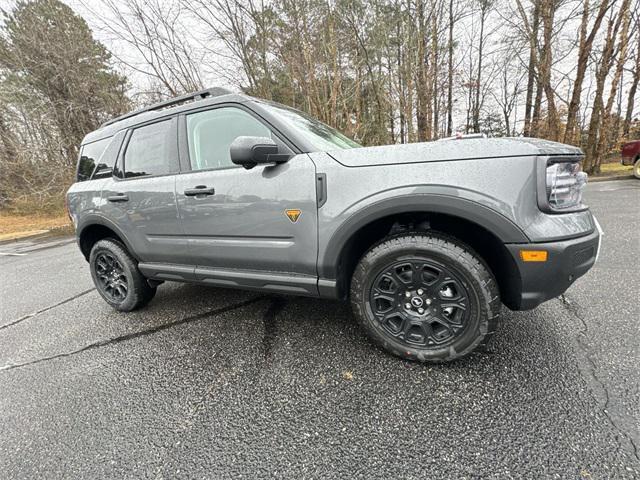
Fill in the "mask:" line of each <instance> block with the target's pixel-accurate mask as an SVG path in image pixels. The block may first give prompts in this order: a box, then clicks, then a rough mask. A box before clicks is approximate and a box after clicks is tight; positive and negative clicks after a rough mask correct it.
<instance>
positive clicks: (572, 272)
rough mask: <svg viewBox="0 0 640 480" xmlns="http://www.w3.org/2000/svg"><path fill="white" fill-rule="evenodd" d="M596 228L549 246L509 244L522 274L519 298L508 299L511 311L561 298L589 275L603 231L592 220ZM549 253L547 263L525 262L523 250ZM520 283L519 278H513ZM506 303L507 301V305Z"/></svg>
mask: <svg viewBox="0 0 640 480" xmlns="http://www.w3.org/2000/svg"><path fill="white" fill-rule="evenodd" d="M593 220H594V223H595V225H596V228H595V229H594V231H593V232H592V233H591V234H589V235H586V236H583V237H579V238H575V239H571V240H564V241H560V242H549V243H527V244H509V245H506V247H507V249H508V251H509V253H510V254H511V256H512V257H513V261H514V262H515V264H516V266H517V270H518V273H519V277H520V278H519V281H520V288H519V289H518V290H519V295H516V296H514V298H511V299H509V300H510V301H509V303H507V306H508V307H509V308H511V309H512V310H530V309H532V308H535V307H537V306H538V305H540V304H541V303H542V302H545V301H547V300H549V299H551V298H555V297H557V296H559V295H562V294H563V293H564V292H565V291H566V290H567V289H568V288H569V287H570V286H571V285H572V284H573V282H575V281H576V279H578V278H580V277H581V276H582V275H584V274H585V273H587V271H589V269H590V268H591V267H592V266H593V265H594V264H595V262H596V260H597V259H598V255H599V253H600V239H601V237H602V229H601V228H600V225H599V224H598V221H597V220H596V219H595V217H594V218H593ZM523 249H524V250H546V251H547V252H548V257H547V261H546V262H524V261H523V260H521V258H520V250H523ZM513 280H514V281H517V279H513ZM505 303H506V302H505Z"/></svg>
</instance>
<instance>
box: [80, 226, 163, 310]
mask: <svg viewBox="0 0 640 480" xmlns="http://www.w3.org/2000/svg"><path fill="white" fill-rule="evenodd" d="M89 265H90V268H91V277H92V278H93V283H94V284H95V286H96V289H97V290H98V293H99V294H100V295H101V296H102V298H104V300H105V301H106V302H107V303H108V304H109V305H111V306H112V307H113V308H115V309H116V310H119V311H121V312H130V311H131V310H135V309H136V308H140V307H142V306H144V305H146V304H147V303H149V302H150V301H151V299H152V298H153V297H154V296H155V293H156V288H155V287H152V286H151V285H149V283H148V282H147V279H146V278H145V277H144V276H143V275H142V273H140V270H138V265H137V262H136V261H135V259H134V258H133V257H132V256H131V254H130V253H129V252H127V250H126V249H125V248H124V246H123V245H122V244H121V243H120V242H118V241H116V240H112V239H110V238H107V239H104V240H100V241H99V242H97V243H96V244H95V245H94V246H93V248H92V249H91V255H90V256H89Z"/></svg>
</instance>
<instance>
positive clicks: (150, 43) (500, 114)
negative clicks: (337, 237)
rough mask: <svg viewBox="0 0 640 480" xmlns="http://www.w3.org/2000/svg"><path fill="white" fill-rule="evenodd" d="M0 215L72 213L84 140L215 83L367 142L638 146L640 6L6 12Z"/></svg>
mask: <svg viewBox="0 0 640 480" xmlns="http://www.w3.org/2000/svg"><path fill="white" fill-rule="evenodd" d="M0 5H2V6H3V7H4V9H3V18H2V24H1V27H0V28H1V30H0V181H1V184H0V208H3V209H5V210H7V209H8V210H15V211H21V210H24V209H31V210H33V209H40V210H46V209H51V208H54V209H55V208H59V206H60V205H61V202H62V200H61V199H62V193H63V192H64V191H65V190H66V188H67V187H68V185H69V184H70V183H71V182H72V181H73V175H74V167H75V163H76V159H77V155H78V146H79V144H80V141H81V140H82V137H83V136H84V135H85V134H86V133H88V132H90V131H91V130H94V129H95V128H97V127H98V126H99V125H100V124H101V123H102V122H103V121H105V120H107V119H109V118H111V117H113V116H116V115H118V114H121V113H124V112H126V111H129V110H130V109H132V108H136V107H139V106H141V105H144V104H148V103H151V102H155V101H158V100H160V99H163V98H167V97H170V96H175V95H179V94H181V93H185V92H190V91H194V90H199V89H201V88H203V87H205V86H213V85H214V84H217V85H222V86H231V87H232V88H235V89H236V90H242V91H244V92H246V93H248V94H251V95H255V96H258V97H262V98H267V99H272V100H275V101H278V102H282V103H284V104H287V105H291V106H293V107H296V108H299V109H301V110H304V111H306V112H309V113H310V114H312V115H313V116H315V117H317V118H319V119H320V120H322V121H324V122H326V123H328V124H330V125H332V126H335V127H337V128H338V129H340V130H342V131H343V132H345V133H346V134H347V135H349V136H351V137H352V138H354V139H355V140H357V141H358V142H360V143H362V144H364V145H377V144H389V143H405V142H417V141H428V140H433V139H437V138H441V137H445V136H451V135H454V134H455V133H457V132H463V133H467V132H484V133H487V134H488V135H490V136H521V135H524V136H532V137H541V138H546V139H549V140H555V141H560V142H564V143H569V144H573V145H578V146H580V147H582V148H583V149H584V151H585V154H586V160H585V164H584V169H585V170H586V171H587V172H589V173H593V172H598V171H599V168H600V165H601V163H602V162H603V161H606V158H607V156H608V155H610V154H612V153H613V152H617V151H618V150H619V146H620V144H621V143H622V142H623V141H625V140H628V139H637V138H640V121H639V120H638V118H637V117H638V113H637V112H638V103H640V100H639V98H638V97H639V95H638V83H639V80H640V0H599V1H598V0H334V1H326V0H296V1H293V0H272V1H267V0H264V1H260V0H239V1H231V0H171V1H162V0H95V1H89V0H69V2H68V3H63V2H60V1H58V0H35V1H18V2H4V3H0Z"/></svg>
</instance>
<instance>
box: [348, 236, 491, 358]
mask: <svg viewBox="0 0 640 480" xmlns="http://www.w3.org/2000/svg"><path fill="white" fill-rule="evenodd" d="M351 304H352V307H353V310H354V313H355V316H356V318H357V319H358V321H359V323H360V324H361V325H362V326H363V327H364V329H365V330H366V331H367V333H368V334H369V336H370V337H371V338H372V339H373V340H374V341H375V342H377V343H378V344H379V345H381V346H382V347H383V348H385V349H386V350H388V351H389V352H391V353H393V354H395V355H397V356H400V357H402V358H407V359H412V360H418V361H421V362H446V361H450V360H455V359H457V358H461V357H463V356H465V355H467V354H469V353H470V352H472V351H473V350H474V349H476V348H477V347H478V346H480V345H482V344H485V343H486V342H487V341H488V340H489V338H490V337H491V336H492V334H493V332H494V330H495V327H496V323H497V320H498V316H499V312H500V296H499V292H498V287H497V284H496V281H495V278H494V277H493V275H492V274H491V272H490V271H489V269H488V267H487V266H486V265H485V263H484V262H483V261H482V260H481V259H480V258H479V257H478V255H477V254H476V253H475V252H473V250H471V248H469V247H468V246H467V245H465V244H464V243H462V242H460V241H458V240H457V239H454V238H451V237H448V236H445V235H442V234H438V233H431V232H430V233H428V234H426V233H425V234H421V233H415V234H406V235H401V236H396V237H391V238H388V239H385V240H383V241H382V242H381V243H379V244H377V245H375V246H374V247H373V248H371V249H370V250H369V251H368V252H367V253H366V254H365V255H364V256H363V257H362V259H361V260H360V262H359V263H358V265H357V267H356V269H355V272H354V274H353V277H352V280H351Z"/></svg>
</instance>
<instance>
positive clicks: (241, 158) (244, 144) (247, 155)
mask: <svg viewBox="0 0 640 480" xmlns="http://www.w3.org/2000/svg"><path fill="white" fill-rule="evenodd" d="M229 153H230V154H231V161H232V162H233V163H235V164H236V165H242V166H243V167H244V168H246V169H247V170H248V169H250V168H253V167H255V166H256V165H265V164H266V165H277V164H279V163H284V162H286V161H288V160H289V155H287V154H280V153H278V145H277V144H276V142H274V141H273V140H272V139H270V138H268V137H238V138H236V139H235V140H234V141H233V142H232V143H231V146H230V147H229Z"/></svg>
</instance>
